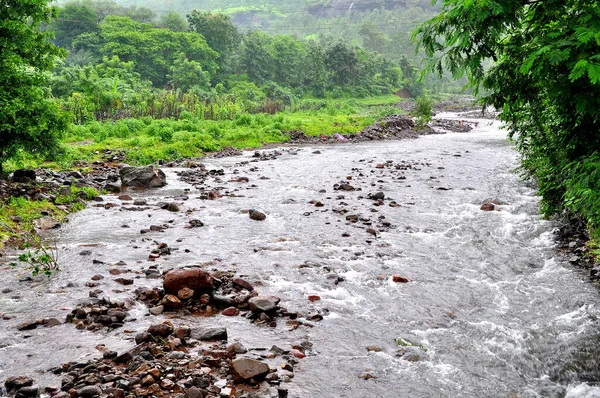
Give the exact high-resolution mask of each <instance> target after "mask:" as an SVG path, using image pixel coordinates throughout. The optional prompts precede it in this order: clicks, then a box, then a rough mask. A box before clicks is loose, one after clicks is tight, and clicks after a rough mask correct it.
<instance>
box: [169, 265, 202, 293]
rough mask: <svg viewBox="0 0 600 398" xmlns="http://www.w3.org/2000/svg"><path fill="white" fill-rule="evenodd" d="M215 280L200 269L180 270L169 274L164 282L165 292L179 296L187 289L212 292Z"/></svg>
mask: <svg viewBox="0 0 600 398" xmlns="http://www.w3.org/2000/svg"><path fill="white" fill-rule="evenodd" d="M212 283H213V279H212V278H211V276H210V275H209V274H208V272H206V271H204V270H203V269H200V268H180V269H174V270H171V271H169V272H167V275H165V280H164V282H163V288H164V289H165V292H167V293H169V294H174V295H177V293H178V292H179V291H180V290H181V289H183V288H185V287H187V288H188V289H192V290H194V291H202V290H212V289H213V284H212Z"/></svg>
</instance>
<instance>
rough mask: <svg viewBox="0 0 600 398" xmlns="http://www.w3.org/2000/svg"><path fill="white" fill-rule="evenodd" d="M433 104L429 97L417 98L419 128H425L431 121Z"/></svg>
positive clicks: (416, 113) (416, 110) (416, 111)
mask: <svg viewBox="0 0 600 398" xmlns="http://www.w3.org/2000/svg"><path fill="white" fill-rule="evenodd" d="M432 108H433V104H432V102H431V100H430V99H429V97H427V96H426V95H422V96H420V97H418V98H417V107H416V109H415V115H416V116H417V127H419V128H423V127H425V126H426V125H427V123H429V122H430V121H431V110H432Z"/></svg>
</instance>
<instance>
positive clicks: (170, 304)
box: [160, 288, 193, 310]
mask: <svg viewBox="0 0 600 398" xmlns="http://www.w3.org/2000/svg"><path fill="white" fill-rule="evenodd" d="M184 289H187V288H184ZM182 290H183V289H181V290H180V291H182ZM192 291H193V290H192ZM160 303H161V305H163V306H164V307H165V308H167V309H172V310H176V309H179V308H181V307H182V306H183V303H182V302H181V300H179V299H178V298H177V297H176V296H174V295H172V294H167V295H166V296H165V297H163V299H162V300H161V302H160Z"/></svg>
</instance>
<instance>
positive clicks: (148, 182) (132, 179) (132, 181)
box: [119, 165, 167, 188]
mask: <svg viewBox="0 0 600 398" xmlns="http://www.w3.org/2000/svg"><path fill="white" fill-rule="evenodd" d="M119 174H120V175H121V183H122V184H123V185H124V186H127V187H140V188H155V187H163V186H165V185H167V177H166V176H165V173H163V172H162V170H160V169H157V168H155V167H154V166H152V165H149V166H146V167H132V166H123V167H122V168H121V169H120V170H119Z"/></svg>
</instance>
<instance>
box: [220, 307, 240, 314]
mask: <svg viewBox="0 0 600 398" xmlns="http://www.w3.org/2000/svg"><path fill="white" fill-rule="evenodd" d="M239 313H240V311H239V310H238V309H237V308H235V307H228V308H225V309H224V310H223V311H222V312H221V314H223V315H225V316H236V315H237V314H239Z"/></svg>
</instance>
